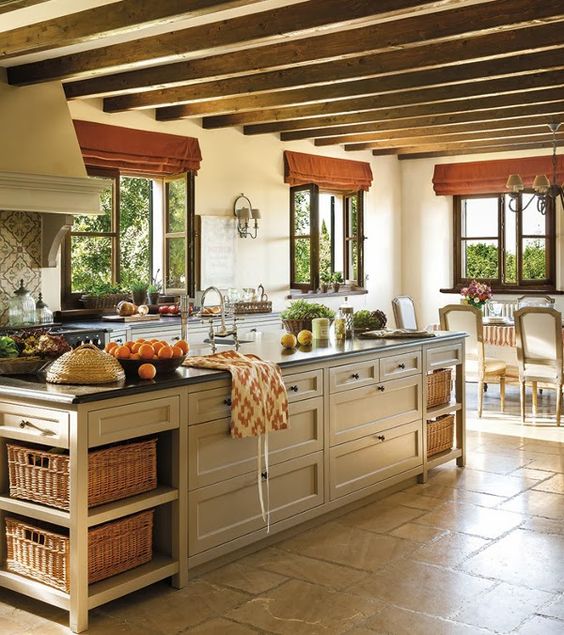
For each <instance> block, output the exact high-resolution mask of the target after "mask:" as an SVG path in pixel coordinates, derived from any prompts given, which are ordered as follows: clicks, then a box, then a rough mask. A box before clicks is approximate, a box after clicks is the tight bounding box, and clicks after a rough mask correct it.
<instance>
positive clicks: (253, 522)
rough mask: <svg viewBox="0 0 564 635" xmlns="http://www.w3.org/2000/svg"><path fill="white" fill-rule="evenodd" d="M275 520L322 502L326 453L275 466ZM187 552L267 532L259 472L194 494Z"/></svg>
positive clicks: (272, 517) (272, 480)
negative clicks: (262, 514) (261, 509)
mask: <svg viewBox="0 0 564 635" xmlns="http://www.w3.org/2000/svg"><path fill="white" fill-rule="evenodd" d="M269 478H270V522H271V523H275V522H278V521H280V520H284V519H285V518H290V517H291V516H294V515H296V514H299V513H300V512H304V511H306V510H307V509H311V508H313V507H317V506H318V505H321V504H322V503H323V452H316V453H315V454H309V455H308V456H303V457H300V458H298V459H292V460H291V461H285V462H284V463H279V464H278V465H273V466H271V468H270V476H269ZM188 517H189V521H188V522H189V537H190V538H189V546H188V554H189V555H190V556H193V555H195V554H197V553H200V552H202V551H205V550H206V549H211V548H212V547H216V546H218V545H221V544H224V543H227V542H229V541H230V540H235V539H236V538H239V537H241V536H244V535H246V534H249V533H251V532H253V531H258V530H260V529H264V535H265V536H266V529H265V523H264V521H263V519H262V516H261V512H260V504H259V498H258V491H257V474H256V471H254V472H252V473H250V474H246V475H244V476H238V477H235V478H232V479H229V480H228V481H223V482H221V483H216V484H215V485H210V486H209V487H202V488H200V489H198V490H194V491H192V492H190V493H189V513H188Z"/></svg>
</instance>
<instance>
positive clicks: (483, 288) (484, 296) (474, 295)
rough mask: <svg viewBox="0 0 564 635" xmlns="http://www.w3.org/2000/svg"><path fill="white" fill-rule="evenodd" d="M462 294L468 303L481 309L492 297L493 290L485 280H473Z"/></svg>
mask: <svg viewBox="0 0 564 635" xmlns="http://www.w3.org/2000/svg"><path fill="white" fill-rule="evenodd" d="M460 294H461V295H462V299H463V301H464V302H465V303H466V304H471V305H472V306H475V307H476V308H478V309H481V308H482V307H483V306H484V304H485V303H486V302H487V301H488V300H489V299H490V298H491V297H492V290H491V287H490V286H488V285H487V284H485V283H484V282H477V281H476V280H472V282H471V283H470V284H469V285H468V286H467V287H464V289H462V290H461V291H460Z"/></svg>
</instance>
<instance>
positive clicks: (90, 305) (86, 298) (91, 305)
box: [80, 293, 131, 309]
mask: <svg viewBox="0 0 564 635" xmlns="http://www.w3.org/2000/svg"><path fill="white" fill-rule="evenodd" d="M122 300H127V301H131V293H107V294H105V295H83V296H82V297H81V298H80V301H81V302H82V305H83V306H84V308H85V309H111V308H113V307H115V306H116V304H119V303H120V302H121V301H122Z"/></svg>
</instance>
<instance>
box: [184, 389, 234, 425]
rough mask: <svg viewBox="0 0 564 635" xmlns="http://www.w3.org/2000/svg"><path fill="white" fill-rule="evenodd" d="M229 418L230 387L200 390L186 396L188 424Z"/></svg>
mask: <svg viewBox="0 0 564 635" xmlns="http://www.w3.org/2000/svg"><path fill="white" fill-rule="evenodd" d="M230 416H231V386H228V387H227V386H226V387H225V388H213V389H212V390H202V391H201V392H195V393H192V394H190V395H189V396H188V422H189V424H190V425H192V424H193V423H202V422H204V421H213V420H214V419H223V418H226V417H230Z"/></svg>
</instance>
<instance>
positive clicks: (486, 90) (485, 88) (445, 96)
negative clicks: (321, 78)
mask: <svg viewBox="0 0 564 635" xmlns="http://www.w3.org/2000/svg"><path fill="white" fill-rule="evenodd" d="M562 78H563V72H562V71H561V70H556V71H548V72H545V73H531V74H520V75H512V76H510V77H501V78H494V79H488V80H484V81H475V82H468V83H464V84H449V85H446V86H443V85H441V86H432V87H429V88H421V89H418V90H410V91H401V92H390V93H382V94H379V95H378V96H377V98H376V99H377V103H378V108H401V107H406V106H410V105H415V104H423V103H437V102H441V101H451V100H453V99H467V98H470V97H486V96H489V95H500V94H504V93H516V92H521V91H528V90H534V89H537V88H552V87H554V86H558V85H560V84H562ZM359 83H362V82H359ZM331 89H332V86H327V93H329V95H330V94H331ZM329 95H328V96H327V98H328V99H329V98H330V97H329ZM515 99H516V100H517V101H518V100H519V99H520V98H519V97H516V98H515ZM212 103H215V104H216V106H215V110H220V111H221V109H222V107H223V106H222V103H223V100H218V101H216V102H196V103H193V104H190V109H196V110H200V109H203V110H204V112H206V111H207V110H212V112H213V110H214V108H213V107H212V106H211V104H212ZM184 107H185V106H171V107H167V108H160V109H158V110H157V113H156V116H157V119H159V120H161V121H166V120H167V119H169V118H170V110H172V109H177V108H184Z"/></svg>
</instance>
